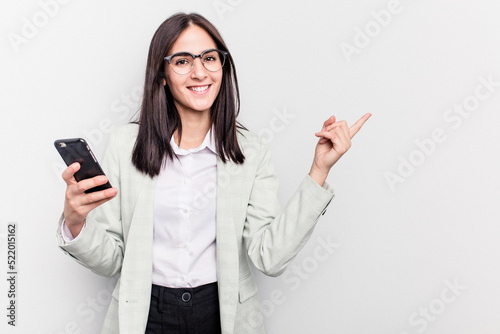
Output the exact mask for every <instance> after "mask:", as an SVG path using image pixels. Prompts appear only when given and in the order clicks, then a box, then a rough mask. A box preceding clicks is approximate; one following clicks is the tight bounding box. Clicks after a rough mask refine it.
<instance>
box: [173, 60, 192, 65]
mask: <svg viewBox="0 0 500 334" xmlns="http://www.w3.org/2000/svg"><path fill="white" fill-rule="evenodd" d="M189 64H190V61H189V59H188V58H180V59H177V58H174V65H175V66H186V65H189Z"/></svg>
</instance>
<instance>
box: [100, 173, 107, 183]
mask: <svg viewBox="0 0 500 334" xmlns="http://www.w3.org/2000/svg"><path fill="white" fill-rule="evenodd" d="M107 180H108V178H107V177H106V176H104V175H103V176H100V177H99V182H106V181H107Z"/></svg>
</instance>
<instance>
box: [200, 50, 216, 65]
mask: <svg viewBox="0 0 500 334" xmlns="http://www.w3.org/2000/svg"><path fill="white" fill-rule="evenodd" d="M216 61H219V53H218V52H217V51H211V52H208V53H206V54H205V55H204V56H203V62H205V63H213V62H216Z"/></svg>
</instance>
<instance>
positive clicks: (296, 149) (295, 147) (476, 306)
mask: <svg viewBox="0 0 500 334" xmlns="http://www.w3.org/2000/svg"><path fill="white" fill-rule="evenodd" d="M42 2H43V3H45V2H49V1H48V0H46V1H42ZM61 2H62V0H61ZM54 3H55V2H53V4H52V7H51V8H52V13H51V14H52V15H51V16H49V15H47V14H44V13H45V12H44V9H43V8H42V7H43V6H41V5H40V2H38V1H33V0H25V1H12V0H7V1H2V3H1V5H0V22H1V30H0V37H1V38H0V57H1V62H0V71H1V72H0V73H1V75H0V108H1V111H2V117H1V121H0V134H1V136H2V137H1V141H0V145H1V146H0V148H1V154H2V158H1V159H2V163H1V164H0V175H2V179H1V180H2V181H1V188H0V189H1V190H0V191H1V193H0V194H1V195H0V196H1V197H0V199H1V218H0V249H1V253H0V254H1V255H0V268H4V269H2V272H3V273H4V274H1V276H0V282H1V283H0V296H2V297H1V298H0V305H1V307H0V309H2V310H3V311H2V312H1V314H0V319H2V320H1V324H0V332H2V333H5V332H7V333H30V334H31V333H43V334H49V333H52V334H60V333H97V332H99V329H100V326H101V324H102V321H103V318H104V315H105V310H106V308H107V303H108V302H109V295H110V290H111V289H112V284H113V282H114V281H113V280H111V279H107V278H102V277H98V276H96V275H94V274H93V273H91V272H90V271H89V270H87V269H85V268H83V267H81V266H80V265H78V264H77V263H76V262H74V261H72V260H71V259H70V258H69V257H67V256H65V255H64V254H63V253H62V252H61V251H60V250H59V249H58V248H57V247H56V241H55V230H56V222H57V220H58V217H59V215H60V212H61V211H62V206H63V197H64V189H65V185H64V183H63V181H62V179H61V178H60V172H61V170H62V169H61V168H62V160H61V159H60V157H59V156H58V154H57V152H56V150H55V149H54V147H53V141H54V140H55V139H59V138H68V137H84V138H86V139H87V140H88V141H89V142H90V144H91V146H92V148H93V150H94V152H95V153H96V154H97V156H98V157H100V156H101V152H102V149H103V147H104V144H105V140H106V137H107V134H108V133H109V130H110V128H112V127H115V126H118V125H120V124H124V123H126V122H128V121H129V120H130V118H131V117H132V115H133V114H134V113H135V112H136V111H137V109H138V103H139V98H140V96H139V95H138V94H136V93H137V92H139V93H140V89H141V87H142V84H143V75H144V70H145V63H146V57H147V51H148V47H149V42H150V40H151V38H152V36H153V33H154V32H155V30H156V28H157V27H158V26H159V25H160V24H161V23H162V22H163V20H165V19H166V18H167V17H168V16H170V15H171V14H173V13H175V12H177V11H188V12H190V11H196V12H199V13H201V14H203V15H204V16H206V17H207V18H208V19H209V20H211V21H212V22H213V23H214V24H215V25H216V26H217V27H218V29H219V30H220V32H221V33H222V35H223V37H224V38H225V40H226V42H227V44H228V46H229V49H230V51H231V53H232V55H233V57H234V59H235V63H236V67H237V70H238V78H239V80H240V89H241V93H242V111H241V117H240V120H241V122H242V123H243V124H244V125H246V126H247V127H248V128H250V129H251V130H253V131H255V132H259V131H264V132H265V133H266V134H267V135H268V137H269V139H270V140H272V143H271V145H272V149H273V155H274V161H275V164H276V167H277V170H278V173H279V175H280V183H281V188H280V199H281V200H282V203H283V204H285V203H286V200H287V199H288V196H289V195H290V194H291V193H292V192H293V191H294V189H295V188H296V187H297V186H298V183H299V182H300V180H301V179H302V178H303V177H304V175H305V174H306V173H307V172H308V170H309V167H310V164H311V161H312V157H313V151H314V145H315V143H316V138H315V136H314V132H316V131H319V130H320V129H321V126H322V123H323V121H324V120H325V119H327V118H328V117H329V116H330V115H331V114H335V115H336V116H337V117H338V119H345V120H347V121H348V123H349V124H351V123H353V122H354V121H355V120H357V119H358V118H359V117H361V116H362V115H363V114H364V113H366V112H371V113H373V117H372V118H371V119H370V120H369V121H368V122H367V123H366V124H365V127H364V128H363V129H362V131H361V132H360V133H359V134H358V135H357V136H356V137H355V139H354V140H353V147H352V148H351V150H350V151H349V152H348V154H346V155H345V156H344V157H343V158H342V160H341V161H340V162H339V164H338V165H336V166H335V167H334V168H333V169H332V171H331V174H330V176H329V178H328V182H329V183H330V184H332V185H333V186H334V188H335V190H336V198H335V199H334V201H333V202H332V203H331V205H330V207H329V210H328V211H327V213H326V214H325V215H324V216H323V217H322V218H321V220H320V223H319V224H318V226H317V228H316V231H315V233H314V234H313V236H312V238H311V240H310V242H309V243H308V244H307V246H306V247H305V248H304V249H303V251H302V252H301V253H300V254H299V255H298V257H297V258H296V259H295V260H294V262H293V264H292V267H290V268H289V269H288V271H287V272H286V274H285V276H284V277H282V278H274V279H273V278H268V277H265V276H262V275H258V282H259V287H260V296H261V299H262V300H263V301H264V304H263V305H264V306H265V310H266V323H267V327H268V330H269V332H270V333H275V334H281V333H286V334H288V333H290V334H299V333H342V334H358V333H376V334H378V333H380V334H404V333H406V334H408V333H409V334H414V333H429V334H431V333H439V334H447V333H450V334H451V333H453V334H469V333H474V334H488V333H491V334H493V333H499V332H500V320H499V319H500V299H499V297H500V287H499V286H500V285H499V282H500V269H499V268H500V242H499V240H500V227H499V226H498V224H499V218H500V209H499V204H498V202H499V199H500V196H499V195H500V194H499V189H500V177H499V167H500V156H499V152H500V131H498V130H499V126H498V123H499V121H500V116H499V113H498V111H499V107H500V86H496V87H493V88H492V90H493V92H491V93H490V94H489V97H488V98H484V99H483V100H482V101H479V103H478V105H477V106H474V108H471V109H474V110H473V111H471V112H470V113H469V115H468V116H467V118H462V117H460V118H457V117H458V116H457V115H458V114H449V111H448V110H449V109H450V108H453V107H454V105H456V104H457V105H461V104H463V103H464V102H465V101H467V102H468V103H473V102H474V101H476V102H477V101H478V100H477V99H475V97H474V94H475V92H476V87H478V86H480V85H481V81H480V78H481V77H483V78H485V79H487V78H490V79H491V80H493V81H496V82H498V81H500V71H499V70H500V64H499V61H500V38H499V36H500V20H498V17H499V12H500V4H499V3H498V2H497V1H493V0H476V1H471V0H469V1H467V0H434V1H424V0H401V2H400V5H399V7H397V8H398V9H399V12H398V13H397V14H393V15H392V16H391V18H390V22H389V19H388V18H387V17H385V19H386V21H387V22H388V23H387V24H385V26H383V27H381V25H380V24H378V23H376V22H377V21H376V20H375V18H374V15H373V14H372V12H373V11H375V12H376V13H380V12H381V11H382V10H387V8H388V5H389V1H388V0H377V1H368V0H359V1H350V0H336V1H324V0H323V1H321V0H314V1H296V0H293V1H292V0H289V1H286V2H285V1H281V2H278V1H274V2H271V1H263V0H258V1H257V0H252V1H249V0H248V1H245V0H220V1H201V0H199V1H153V0H147V1H105V2H103V1H94V0H89V1H67V3H65V4H59V3H55V4H57V8H56V7H55V6H54ZM223 6H225V7H223ZM46 11H50V10H46ZM379 16H380V15H379ZM45 19H46V20H45ZM27 21H29V22H31V23H36V24H37V25H38V26H39V27H38V28H36V29H37V30H36V31H34V30H33V29H31V31H29V29H28V28H26V27H25V26H26V25H28V23H26V22H27ZM23 29H24V34H25V35H24V37H23ZM365 29H371V30H369V33H370V35H371V36H372V37H368V39H366V38H365V39H364V41H363V38H362V37H359V35H360V33H359V31H364V30H365ZM13 36H17V37H13ZM16 38H17V40H18V41H19V38H25V40H23V41H22V42H19V43H18V44H16V43H14V42H12V40H14V39H16ZM362 42H364V43H365V44H367V45H366V46H365V45H362ZM342 43H345V44H342ZM356 43H357V44H356ZM360 43H361V44H360ZM347 44H349V45H351V46H352V47H356V45H357V46H358V48H357V52H358V53H354V54H352V55H351V56H350V57H347V56H346V54H345V53H344V52H343V51H342V48H341V46H342V45H343V47H344V48H345V47H346V45H347ZM480 91H481V92H482V93H487V92H488V90H486V88H481V89H480ZM283 114H286V115H289V116H288V118H284V119H282V118H281V119H280V118H278V116H277V115H283ZM447 115H448V116H447ZM452 115H453V117H455V118H454V119H453V121H452V120H451V119H450V118H448V121H447V120H446V117H451V116H452ZM459 122H460V123H459ZM277 125H279V127H278V126H277ZM266 129H267V130H266ZM439 129H441V130H439ZM433 131H434V132H435V131H438V132H439V131H441V135H440V138H441V139H442V140H440V141H441V142H439V143H434V144H430V143H429V140H430V139H429V138H431V134H432V133H433ZM264 132H263V133H264ZM416 142H421V143H422V142H424V143H427V144H426V145H427V146H425V147H424V149H422V148H419V146H418V145H417V143H416ZM424 151H427V152H424ZM410 160H411V161H412V162H410ZM402 161H406V162H402ZM410 164H411V165H410ZM403 165H405V166H403ZM398 170H399V171H398ZM399 173H401V174H403V175H404V176H401V175H399ZM388 175H391V176H392V177H393V180H396V181H394V182H393V183H392V186H391V183H390V182H389V181H388V179H387V177H388ZM396 175H399V176H398V177H399V179H394V177H396ZM9 222H16V223H17V224H18V225H17V227H18V229H17V239H18V244H17V246H18V253H17V260H18V272H19V275H18V285H17V292H18V298H17V319H16V321H17V326H16V327H15V328H13V327H11V326H7V320H8V318H7V317H6V314H7V311H6V307H7V302H8V300H7V297H6V295H7V290H8V287H7V282H6V279H5V278H2V277H3V276H4V275H5V276H7V274H6V272H7V269H6V262H7V251H6V249H7V241H6V237H7V235H6V234H7V224H8V223H9ZM328 240H330V241H331V242H334V243H336V244H337V245H338V247H336V248H335V249H334V251H333V252H332V254H329V253H325V249H323V248H321V245H322V244H324V243H325V242H326V241H328ZM319 254H320V255H321V256H319ZM325 254H327V256H325ZM298 268H300V269H298ZM450 284H452V285H458V288H455V290H450V288H449V287H448V285H450ZM425 312H427V315H426V316H425V315H424V313H425Z"/></svg>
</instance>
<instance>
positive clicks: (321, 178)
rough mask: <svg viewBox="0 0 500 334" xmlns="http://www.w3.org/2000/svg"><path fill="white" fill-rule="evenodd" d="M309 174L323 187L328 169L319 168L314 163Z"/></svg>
mask: <svg viewBox="0 0 500 334" xmlns="http://www.w3.org/2000/svg"><path fill="white" fill-rule="evenodd" d="M309 176H310V177H311V179H313V180H314V181H315V182H316V183H317V184H319V185H320V186H321V187H323V184H324V183H325V181H326V178H327V177H328V171H323V170H321V169H319V168H317V167H316V166H315V165H314V164H313V165H312V166H311V170H310V171H309Z"/></svg>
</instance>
